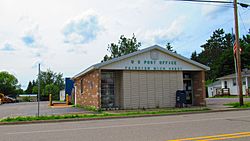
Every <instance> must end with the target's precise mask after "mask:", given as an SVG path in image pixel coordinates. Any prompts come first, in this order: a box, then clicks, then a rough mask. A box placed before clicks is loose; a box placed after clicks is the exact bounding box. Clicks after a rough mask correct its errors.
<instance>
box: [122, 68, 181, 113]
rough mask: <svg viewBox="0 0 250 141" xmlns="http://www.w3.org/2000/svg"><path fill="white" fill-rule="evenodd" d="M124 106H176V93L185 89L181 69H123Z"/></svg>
mask: <svg viewBox="0 0 250 141" xmlns="http://www.w3.org/2000/svg"><path fill="white" fill-rule="evenodd" d="M122 81H123V82H122V90H123V97H124V98H123V99H124V103H123V105H122V108H125V109H129V108H143V107H144V108H155V107H174V106H175V95H176V94H175V93H176V91H177V90H181V89H183V78H182V72H180V71H178V72H177V71H123V80H122Z"/></svg>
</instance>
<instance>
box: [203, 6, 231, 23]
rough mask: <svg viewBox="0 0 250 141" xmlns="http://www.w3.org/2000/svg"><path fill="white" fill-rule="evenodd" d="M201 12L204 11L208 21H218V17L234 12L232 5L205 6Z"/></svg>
mask: <svg viewBox="0 0 250 141" xmlns="http://www.w3.org/2000/svg"><path fill="white" fill-rule="evenodd" d="M230 7H231V8H230ZM201 10H202V15H204V16H205V17H207V19H208V20H211V19H216V18H217V17H218V16H221V15H222V13H224V12H226V11H228V10H232V5H228V4H213V5H203V6H202V7H201Z"/></svg>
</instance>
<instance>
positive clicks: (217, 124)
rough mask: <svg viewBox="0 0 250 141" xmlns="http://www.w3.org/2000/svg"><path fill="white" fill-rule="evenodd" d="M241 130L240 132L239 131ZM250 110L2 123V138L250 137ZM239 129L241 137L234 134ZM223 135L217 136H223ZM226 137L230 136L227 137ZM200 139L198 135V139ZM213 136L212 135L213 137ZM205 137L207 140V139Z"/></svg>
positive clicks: (157, 140) (140, 140)
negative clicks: (90, 119)
mask: <svg viewBox="0 0 250 141" xmlns="http://www.w3.org/2000/svg"><path fill="white" fill-rule="evenodd" d="M239 132H240V133H239ZM246 132H250V110H246V111H234V112H232V111H231V112H221V113H203V114H190V115H177V116H160V117H146V118H127V119H112V120H96V121H78V122H64V123H46V124H27V125H4V126H0V137H1V138H0V140H1V141H167V140H173V139H183V138H195V137H200V136H214V135H221V134H230V135H231V136H230V135H226V137H227V138H230V137H231V139H228V140H229V141H231V140H236V141H248V140H249V141H250V133H248V134H247V135H246ZM235 133H239V136H238V137H237V138H232V137H234V136H232V135H233V134H235ZM221 138H222V136H219V137H218V136H217V138H216V139H217V140H220V139H221ZM224 139H226V138H225V137H224ZM196 140H198V139H196ZM210 140H211V137H210ZM203 141H207V140H205V139H203Z"/></svg>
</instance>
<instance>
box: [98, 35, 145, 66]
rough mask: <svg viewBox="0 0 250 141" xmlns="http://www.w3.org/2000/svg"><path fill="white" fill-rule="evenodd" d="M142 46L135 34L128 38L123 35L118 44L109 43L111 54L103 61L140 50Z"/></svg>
mask: <svg viewBox="0 0 250 141" xmlns="http://www.w3.org/2000/svg"><path fill="white" fill-rule="evenodd" d="M140 46H141V43H140V42H137V39H136V37H135V35H134V34H133V36H132V38H126V37H125V36H124V35H121V36H120V40H119V41H118V43H117V44H115V43H111V44H110V45H108V49H107V50H108V51H109V52H110V56H108V55H105V56H104V57H103V60H102V62H103V61H107V60H110V59H113V58H117V57H120V56H122V55H126V54H129V53H132V52H135V51H138V49H139V47H140Z"/></svg>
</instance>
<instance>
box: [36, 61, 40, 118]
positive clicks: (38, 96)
mask: <svg viewBox="0 0 250 141" xmlns="http://www.w3.org/2000/svg"><path fill="white" fill-rule="evenodd" d="M40 88H41V87H40V63H39V64H38V95H37V104H38V105H37V106H38V107H37V116H38V117H39V114H40V93H41V90H40Z"/></svg>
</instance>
